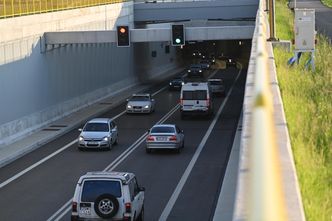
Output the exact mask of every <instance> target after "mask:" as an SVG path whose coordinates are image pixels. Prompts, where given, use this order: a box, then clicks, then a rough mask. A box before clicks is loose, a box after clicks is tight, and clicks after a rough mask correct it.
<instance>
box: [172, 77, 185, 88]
mask: <svg viewBox="0 0 332 221" xmlns="http://www.w3.org/2000/svg"><path fill="white" fill-rule="evenodd" d="M184 83H185V78H184V77H183V76H177V77H174V78H173V79H172V80H171V81H170V82H169V89H170V90H181V87H182V85H184Z"/></svg>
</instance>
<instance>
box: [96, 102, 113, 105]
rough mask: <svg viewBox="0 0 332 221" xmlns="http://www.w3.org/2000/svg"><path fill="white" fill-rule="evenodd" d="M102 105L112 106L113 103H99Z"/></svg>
mask: <svg viewBox="0 0 332 221" xmlns="http://www.w3.org/2000/svg"><path fill="white" fill-rule="evenodd" d="M99 104H100V105H111V104H112V103H111V102H101V103H99Z"/></svg>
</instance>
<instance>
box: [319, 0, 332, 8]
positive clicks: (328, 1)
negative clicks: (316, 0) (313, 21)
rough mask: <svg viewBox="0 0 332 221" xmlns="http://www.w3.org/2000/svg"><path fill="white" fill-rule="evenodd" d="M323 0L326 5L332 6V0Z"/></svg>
mask: <svg viewBox="0 0 332 221" xmlns="http://www.w3.org/2000/svg"><path fill="white" fill-rule="evenodd" d="M321 1H322V3H323V4H324V5H326V6H328V7H331V8H332V0H321Z"/></svg>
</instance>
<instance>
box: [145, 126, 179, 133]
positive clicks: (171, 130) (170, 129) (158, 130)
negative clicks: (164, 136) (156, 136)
mask: <svg viewBox="0 0 332 221" xmlns="http://www.w3.org/2000/svg"><path fill="white" fill-rule="evenodd" d="M174 132H175V130H174V127H153V128H152V129H151V133H174Z"/></svg>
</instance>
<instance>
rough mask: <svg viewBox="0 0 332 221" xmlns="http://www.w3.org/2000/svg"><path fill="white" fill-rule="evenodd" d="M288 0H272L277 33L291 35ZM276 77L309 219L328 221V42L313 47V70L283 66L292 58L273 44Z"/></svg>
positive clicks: (331, 185)
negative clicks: (274, 7)
mask: <svg viewBox="0 0 332 221" xmlns="http://www.w3.org/2000/svg"><path fill="white" fill-rule="evenodd" d="M286 3H287V1H286V0H277V1H276V24H277V32H276V33H277V37H278V38H280V39H288V40H290V39H292V38H293V33H292V30H293V19H294V18H293V14H292V13H291V11H290V10H288V8H287V5H286ZM274 53H275V59H276V66H277V73H278V80H279V84H280V88H281V94H282V99H283V103H284V108H285V113H286V118H287V122H288V128H289V133H290V137H291V144H292V149H293V153H294V158H295V165H296V169H297V174H298V177H299V181H300V189H301V194H302V199H303V204H304V209H305V214H306V218H307V220H308V221H331V220H332V46H331V45H330V44H328V41H327V39H326V38H324V37H323V36H318V44H317V45H316V62H315V63H316V70H315V71H314V72H313V71H310V70H306V69H305V68H304V66H305V65H304V63H305V61H306V60H307V59H308V58H309V55H305V56H304V57H302V58H301V61H300V64H299V65H295V66H294V67H289V66H287V60H288V59H289V58H291V57H292V56H293V54H292V53H288V52H286V51H284V49H281V48H275V49H274Z"/></svg>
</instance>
